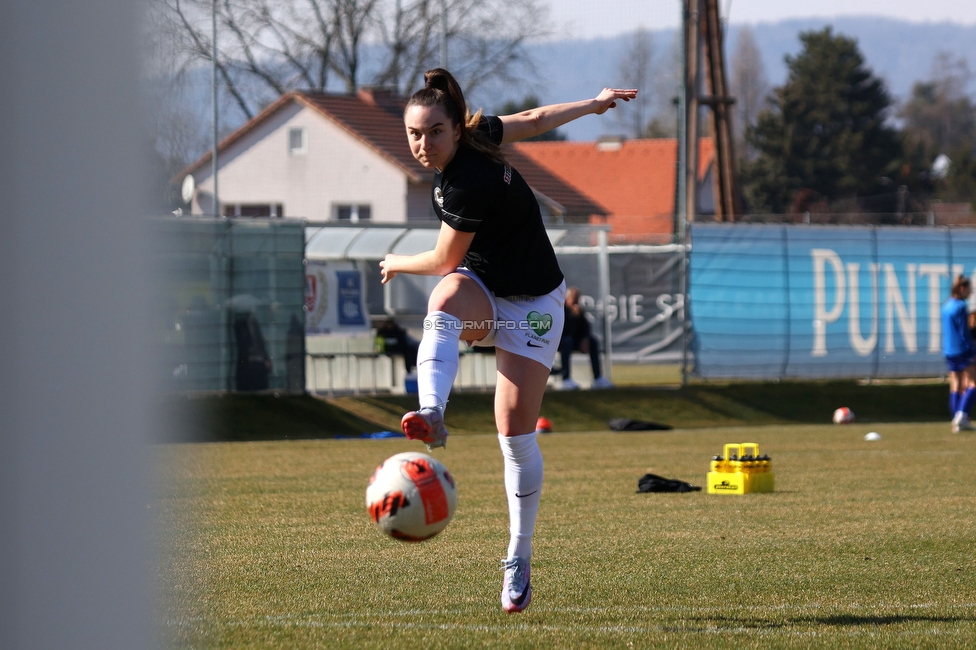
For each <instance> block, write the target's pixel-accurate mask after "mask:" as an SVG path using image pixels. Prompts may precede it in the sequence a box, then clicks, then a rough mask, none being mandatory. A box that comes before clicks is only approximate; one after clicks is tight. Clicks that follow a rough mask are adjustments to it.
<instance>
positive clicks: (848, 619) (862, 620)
mask: <svg viewBox="0 0 976 650" xmlns="http://www.w3.org/2000/svg"><path fill="white" fill-rule="evenodd" d="M690 620H692V621H695V622H696V623H698V624H699V625H710V626H711V627H707V628H702V627H695V628H680V627H675V628H673V630H674V631H676V632H705V631H714V630H715V628H719V629H728V630H733V629H741V628H746V629H781V628H785V627H791V626H796V625H801V626H802V625H823V626H828V627H858V626H871V627H883V626H886V625H904V624H906V623H972V622H974V621H976V617H972V616H918V615H899V614H889V615H883V616H858V615H854V614H838V615H833V616H796V617H790V618H787V619H785V620H782V621H780V620H764V619H749V618H741V617H733V616H720V617H716V616H708V617H698V618H693V619H690Z"/></svg>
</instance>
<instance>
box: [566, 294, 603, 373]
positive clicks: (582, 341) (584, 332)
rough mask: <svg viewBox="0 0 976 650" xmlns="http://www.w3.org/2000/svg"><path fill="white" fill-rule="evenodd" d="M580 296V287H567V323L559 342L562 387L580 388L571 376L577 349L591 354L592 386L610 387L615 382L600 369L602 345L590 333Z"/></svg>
mask: <svg viewBox="0 0 976 650" xmlns="http://www.w3.org/2000/svg"><path fill="white" fill-rule="evenodd" d="M579 297H580V291H579V289H578V288H576V287H569V288H568V289H566V323H565V325H564V326H563V338H562V340H561V341H560V343H559V354H560V357H561V359H562V389H563V390H576V389H578V388H579V384H577V383H576V382H575V381H573V378H572V377H570V376H569V375H570V372H571V371H572V369H573V363H572V355H573V352H574V351H576V350H578V351H580V352H583V353H588V354H589V355H590V365H591V366H592V368H593V383H592V384H591V385H590V388H610V387H612V386H613V384H612V383H610V380H608V379H607V378H606V377H604V376H603V373H602V372H601V370H600V345H599V343H598V342H597V340H596V337H594V336H593V334H591V333H590V321H588V320H586V311H585V310H584V309H583V307H582V305H580V304H579Z"/></svg>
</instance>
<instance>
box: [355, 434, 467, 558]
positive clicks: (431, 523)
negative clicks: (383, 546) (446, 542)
mask: <svg viewBox="0 0 976 650" xmlns="http://www.w3.org/2000/svg"><path fill="white" fill-rule="evenodd" d="M456 507H457V487H456V486H455V485H454V477H453V476H451V473H450V472H448V471H447V468H446V467H444V465H443V463H441V462H440V461H439V460H437V459H436V458H434V457H433V456H428V455H427V454H422V453H419V452H413V451H408V452H404V453H402V454H397V455H395V456H390V457H389V458H387V459H386V460H385V461H383V464H382V465H380V466H379V467H377V468H376V471H375V472H373V475H372V476H371V477H370V479H369V487H367V488H366V508H367V510H369V515H370V517H372V519H373V522H374V523H375V524H376V526H377V528H379V529H380V530H381V531H383V532H384V533H386V534H387V535H389V536H390V537H393V538H395V539H399V540H402V541H405V542H421V541H423V540H425V539H430V538H431V537H433V536H434V535H436V534H437V533H439V532H441V531H442V530H444V529H445V528H446V527H447V524H449V523H450V522H451V517H453V516H454V509H455V508H456Z"/></svg>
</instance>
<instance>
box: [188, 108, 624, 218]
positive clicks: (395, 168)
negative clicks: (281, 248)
mask: <svg viewBox="0 0 976 650" xmlns="http://www.w3.org/2000/svg"><path fill="white" fill-rule="evenodd" d="M403 108H404V100H403V98H401V97H398V96H396V95H394V94H392V93H391V92H389V91H385V90H377V89H361V90H359V91H358V92H357V93H355V94H334V93H320V92H301V91H295V92H289V93H286V94H285V95H282V96H281V97H280V98H279V99H278V100H277V101H275V102H273V103H272V104H270V105H269V106H268V107H267V108H265V109H264V110H263V111H261V113H260V114H258V115H256V116H255V117H254V118H253V119H251V120H249V121H248V122H247V123H246V124H244V125H243V126H241V127H240V128H239V129H237V130H236V131H234V133H232V134H230V135H229V136H227V137H226V138H224V140H223V141H222V142H220V144H219V145H218V158H217V162H218V165H219V168H218V172H217V173H218V191H219V201H220V205H219V206H218V207H217V210H216V211H215V208H214V196H213V178H212V174H211V153H210V152H207V154H205V155H204V156H203V157H201V158H200V159H199V160H197V161H196V162H194V163H193V164H191V165H189V166H188V167H187V168H186V169H184V170H183V171H182V172H181V173H180V175H179V176H178V180H180V181H182V180H183V178H184V176H186V175H190V176H192V180H193V183H192V187H194V188H195V189H194V193H193V197H192V202H191V205H190V209H191V213H192V214H198V215H204V214H211V215H212V214H215V213H219V214H222V215H225V216H243V217H248V216H251V217H262V216H263V217H271V216H276V217H280V216H288V217H301V218H306V219H309V220H310V221H338V222H342V221H348V222H355V223H362V222H373V223H409V222H420V221H430V220H433V219H435V216H434V213H433V210H432V209H431V199H430V192H431V182H432V180H433V173H432V172H431V171H430V170H427V169H425V168H424V167H423V166H422V165H421V164H420V163H418V162H417V161H416V160H415V159H414V157H413V155H412V154H411V152H410V146H409V144H408V143H407V137H406V132H405V130H404V126H403ZM513 158H514V159H513V161H512V164H513V165H515V167H516V169H519V170H520V171H522V170H523V165H524V168H525V169H526V170H531V171H532V173H533V178H534V179H535V182H536V183H537V185H534V184H533V181H529V184H530V185H531V186H532V187H533V190H534V191H535V193H536V197H537V198H538V199H539V203H540V206H541V207H542V212H543V216H544V218H546V219H547V220H548V221H553V222H564V221H573V220H576V221H582V222H586V221H587V220H589V219H590V218H591V217H592V216H593V215H603V214H605V212H606V210H605V209H604V208H603V207H602V206H601V205H599V204H598V203H597V202H595V201H593V200H592V199H591V198H590V197H589V196H587V195H586V194H585V193H583V192H581V191H579V190H578V189H576V188H575V187H573V186H571V185H568V184H567V183H565V182H564V181H562V180H560V179H559V178H557V177H554V176H553V175H552V174H551V173H549V172H548V171H546V170H545V169H544V168H540V167H539V166H538V165H537V164H536V163H535V162H534V161H532V160H531V159H527V158H526V159H523V158H522V157H521V156H520V154H518V153H517V152H516V153H514V154H513Z"/></svg>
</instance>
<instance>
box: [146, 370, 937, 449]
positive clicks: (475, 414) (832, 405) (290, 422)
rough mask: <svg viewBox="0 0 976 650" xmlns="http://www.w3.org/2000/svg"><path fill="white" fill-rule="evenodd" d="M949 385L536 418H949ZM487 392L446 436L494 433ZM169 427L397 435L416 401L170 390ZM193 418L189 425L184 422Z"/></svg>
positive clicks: (690, 390)
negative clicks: (844, 413) (848, 414)
mask: <svg viewBox="0 0 976 650" xmlns="http://www.w3.org/2000/svg"><path fill="white" fill-rule="evenodd" d="M947 394H948V388H947V386H946V384H945V383H942V382H939V383H885V384H878V383H874V384H862V383H858V382H855V381H824V382H741V383H728V384H718V383H708V384H691V385H688V386H685V387H683V388H682V387H678V386H653V387H633V386H625V387H620V388H615V389H611V390H603V391H572V392H560V391H552V392H549V393H547V394H546V397H545V400H544V402H543V405H542V415H543V416H545V417H547V418H549V419H550V420H551V421H552V423H553V432H554V433H560V432H570V431H606V430H607V429H608V427H607V422H608V420H610V419H611V418H634V419H641V420H650V421H653V422H658V423H662V424H667V425H670V426H672V427H674V428H675V429H689V428H702V427H723V426H748V425H767V424H791V423H793V424H828V423H830V421H831V415H832V414H833V412H834V409H836V408H839V407H841V406H846V407H848V408H850V409H852V410H853V411H854V413H855V415H856V418H857V420H856V421H857V422H858V423H871V422H941V421H945V422H946V427H947V428H948V426H949V425H948V422H949V415H948V412H947V411H948V406H947ZM492 400H493V396H492V394H490V393H474V392H455V393H454V394H453V395H452V396H451V400H450V403H449V406H448V408H447V412H446V417H445V420H446V423H447V426H448V428H449V430H450V431H451V434H452V435H464V434H469V433H489V432H493V431H494V421H493V415H492ZM159 406H160V410H161V411H162V412H164V413H166V414H167V415H168V416H169V418H170V419H169V422H170V423H171V424H170V425H169V426H167V427H166V431H165V433H164V434H163V436H162V441H163V442H219V441H244V440H286V439H316V438H334V437H339V436H359V435H360V434H363V433H374V432H378V431H385V430H388V431H399V422H400V417H401V416H402V415H403V413H404V412H406V411H408V410H410V409H412V408H415V407H416V397H415V396H411V395H399V396H396V395H376V396H358V397H354V396H347V397H334V398H329V399H321V398H315V397H311V396H281V397H275V396H273V395H265V394H262V395H246V394H215V395H207V396H200V397H186V396H167V397H165V398H163V399H161V401H160V403H159ZM188 423H191V424H188ZM622 435H626V434H622Z"/></svg>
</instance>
